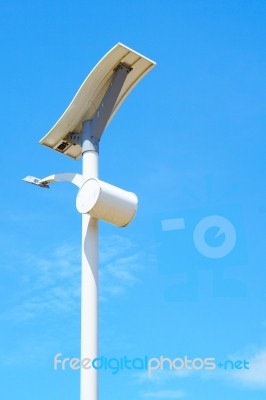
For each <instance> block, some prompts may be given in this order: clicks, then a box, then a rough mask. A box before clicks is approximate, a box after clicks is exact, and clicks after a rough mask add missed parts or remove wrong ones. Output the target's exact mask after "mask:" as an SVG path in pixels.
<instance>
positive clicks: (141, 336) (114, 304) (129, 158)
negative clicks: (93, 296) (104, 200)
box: [0, 0, 266, 400]
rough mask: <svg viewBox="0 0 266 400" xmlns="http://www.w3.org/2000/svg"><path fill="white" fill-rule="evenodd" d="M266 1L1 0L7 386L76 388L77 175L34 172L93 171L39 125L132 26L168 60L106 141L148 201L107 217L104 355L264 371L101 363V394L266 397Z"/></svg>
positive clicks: (25, 393)
mask: <svg viewBox="0 0 266 400" xmlns="http://www.w3.org/2000/svg"><path fill="white" fill-rule="evenodd" d="M265 14H266V4H265V2H264V1H262V0H260V1H259V0H254V1H252V2H251V1H238V0H235V1H233V2H232V1H229V0H228V1H208V0H204V1H203V0H198V1H196V0H187V1H185V0H182V1H157V0H155V1H152V2H151V1H147V0H144V1H141V2H127V3H121V2H118V1H112V2H108V1H106V0H103V1H101V2H98V3H92V2H88V1H75V2H74V1H69V0H65V1H53V2H52V1H49V0H48V1H47V0H46V1H35V2H31V1H25V0H24V1H6V0H3V1H2V2H1V6H0V19H1V24H0V30H1V54H2V62H1V66H0V69H1V77H2V79H1V94H2V96H1V108H0V110H1V111H0V112H1V130H2V140H3V143H2V146H1V162H2V166H1V167H2V168H1V170H2V182H1V187H2V197H1V199H2V207H1V216H0V218H1V232H0V237H1V265H0V268H1V280H0V304H1V312H0V323H1V329H0V343H1V359H0V376H1V385H0V397H1V398H8V399H17V398H23V399H24V398H25V399H38V400H42V399H47V398H49V399H50V400H54V399H58V398H64V399H67V400H72V399H76V398H78V395H79V373H78V372H77V371H72V370H67V371H54V370H53V357H54V355H55V354H56V353H63V355H64V356H66V357H78V356H79V336H80V322H79V321H80V222H81V221H80V215H79V214H78V212H77V211H76V209H75V197H76V188H75V187H74V186H73V187H72V186H71V185H68V184H64V183H61V184H58V185H54V186H53V187H52V188H51V190H41V189H39V188H35V187H34V186H32V185H26V184H25V183H24V182H22V180H21V179H22V178H23V177H25V176H26V175H35V176H38V177H44V176H47V175H50V174H52V173H55V172H68V171H69V172H80V170H81V164H80V161H73V160H71V159H68V158H67V157H64V156H62V155H60V154H58V153H56V152H53V151H51V150H49V149H47V148H45V147H43V146H40V145H39V144H38V141H39V140H40V138H41V137H43V136H44V134H46V133H47V132H48V130H49V129H50V128H51V127H52V126H53V124H54V123H55V122H56V121H57V119H58V118H59V117H60V116H61V114H62V113H63V111H64V110H65V108H66V107H67V106H68V104H69V103H70V101H71V100H72V98H73V96H74V94H75V93H76V91H77V89H78V88H79V86H80V84H81V83H82V82H83V80H84V79H85V77H86V76H87V75H88V73H89V72H90V70H91V69H92V68H93V67H94V65H95V64H96V63H97V62H98V61H99V59H100V58H101V57H102V56H103V55H104V54H105V53H106V52H107V51H108V50H109V49H110V48H111V47H113V46H114V45H115V44H116V43H117V42H122V43H124V44H125V45H127V46H129V47H131V48H133V49H135V50H136V51H138V52H140V53H143V54H144V55H146V56H147V57H149V58H151V59H153V60H155V61H156V62H157V66H156V68H155V69H154V70H153V71H152V72H151V73H150V74H149V75H147V76H146V77H145V79H143V81H141V83H140V84H139V85H138V86H137V87H136V88H135V89H134V91H133V92H132V93H131V94H130V96H129V97H128V98H127V100H126V101H125V103H124V104H123V105H122V107H121V108H120V109H119V112H118V113H117V114H116V116H115V118H114V119H113V120H112V123H111V124H110V125H109V126H108V128H107V130H106V132H105V134H104V137H103V139H102V141H101V149H100V157H101V158H100V177H101V179H103V180H105V181H107V182H110V183H112V184H115V185H117V186H119V187H122V188H125V189H128V190H132V191H134V192H135V193H137V195H138V198H139V210H138V213H137V216H136V218H135V219H134V221H133V222H132V224H131V225H130V226H128V227H127V228H126V229H118V228H116V227H114V226H111V225H108V224H105V223H101V224H100V303H99V304H100V306H99V314H100V333H99V341H100V354H101V355H105V356H107V357H121V356H123V355H127V356H128V357H131V358H134V357H143V356H148V357H160V356H165V357H169V358H172V359H174V358H176V357H184V356H185V355H187V356H188V357H190V358H192V359H193V358H196V357H202V358H206V357H215V358H216V360H217V362H218V361H219V362H224V361H226V360H228V359H232V360H244V359H245V360H248V361H249V362H250V370H248V371H242V370H239V371H238V370H234V371H228V370H224V369H222V368H217V370H215V371H205V372H203V371H194V372H191V371H181V372H173V371H167V370H164V371H161V372H158V371H157V372H154V373H153V374H152V376H148V374H147V372H146V371H121V372H119V373H118V374H116V375H113V374H112V373H111V372H110V371H101V373H100V399H108V400H112V399H116V400H122V399H125V398H126V399H128V400H133V399H134V400H135V399H166V400H167V399H183V398H184V399H192V400H210V399H214V398H215V399H216V400H220V399H225V398H226V399H228V400H235V399H238V398H241V399H243V400H246V399H248V400H250V398H252V399H254V400H260V399H265V393H266V311H265V304H266V303H265V302H266V291H265V281H266V273H265V259H266V253H265V251H266V250H265V249H266V247H265V233H264V232H265V222H266V205H265V200H266V190H265V100H266V99H265V67H266V56H265V50H264V49H265V39H266V38H265V33H266V28H265V17H266V15H265ZM213 216H215V217H217V216H219V217H222V218H223V220H222V221H223V222H222V226H224V227H225V228H224V229H225V230H223V229H222V230H221V231H220V232H219V228H222V227H221V226H219V223H218V225H215V224H213V218H212V217H213ZM202 221H203V222H202ZM216 221H219V220H217V218H216ZM224 222H225V223H226V224H225V225H223V223H224ZM204 223H205V224H207V228H208V229H207V228H206V226H205V231H204V228H203V231H204V232H205V233H204V235H203V234H202V231H200V229H202V226H203V225H204ZM171 224H172V225H171ZM175 224H177V225H178V224H179V225H178V226H179V229H176V228H175V229H173V225H175ZM180 224H181V225H180ZM182 224H183V225H182ZM202 224H203V225H202ZM208 224H209V227H208ZM228 224H229V225H228ZM171 226H172V228H171ZM180 226H183V228H182V229H180ZM228 226H229V228H230V229H231V231H230V229H229V228H228ZM196 228H197V229H196ZM228 229H229V231H228ZM195 232H196V233H195ZM199 232H201V233H199ZM230 232H231V233H230ZM232 232H233V233H234V234H235V237H236V240H235V241H234V240H233V236H232V235H233V234H232ZM197 235H198V236H197ZM200 238H201V239H202V238H203V239H204V240H203V242H202V241H201V242H200V241H199V239H200ZM226 241H227V242H226ZM224 243H229V245H230V243H231V245H232V246H231V247H232V248H231V249H229V250H230V251H228V253H226V252H225V253H226V254H225V253H224V254H222V255H221V254H220V256H219V257H218V256H217V257H216V258H215V257H210V256H209V254H210V253H208V251H209V250H210V249H213V250H214V251H216V249H220V250H221V248H222V249H223V247H222V246H223V245H224ZM204 246H205V250H204ZM206 249H207V250H206Z"/></svg>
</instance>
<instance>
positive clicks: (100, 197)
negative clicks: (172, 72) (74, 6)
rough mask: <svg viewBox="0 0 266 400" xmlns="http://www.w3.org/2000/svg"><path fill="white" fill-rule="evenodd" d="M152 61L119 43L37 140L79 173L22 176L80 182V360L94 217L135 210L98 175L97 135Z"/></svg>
mask: <svg viewBox="0 0 266 400" xmlns="http://www.w3.org/2000/svg"><path fill="white" fill-rule="evenodd" d="M154 66H155V63H154V62H153V61H151V60H150V59H148V58H146V57H144V56H143V55H141V54H139V53H137V52H135V51H134V50H131V49H130V48H128V47H126V46H124V45H123V44H121V43H118V44H117V45H116V46H114V47H113V48H112V49H111V50H110V51H109V52H108V53H107V54H106V55H105V56H104V57H103V58H102V59H101V61H100V62H99V63H98V64H97V65H96V66H95V68H94V69H93V70H92V71H91V73H90V74H89V75H88V77H87V78H86V79H85V81H84V82H83V84H82V85H81V87H80V89H79V90H78V92H77V94H76V95H75V97H74V99H73V100H72V102H71V103H70V105H69V107H68V108H67V109H66V111H65V112H64V114H63V115H62V116H61V118H60V119H59V120H58V121H57V123H56V124H55V125H54V126H53V128H52V129H51V130H50V131H49V132H48V134H47V135H46V136H44V137H43V138H42V139H41V141H40V143H41V144H43V145H45V146H48V147H50V148H51V149H53V150H55V151H58V152H59V153H62V154H65V155H67V156H69V157H71V158H74V159H78V158H80V157H81V156H82V164H83V165H82V175H81V174H74V173H62V174H54V175H50V176H47V177H46V178H44V179H39V178H35V177H32V176H27V177H26V178H24V181H26V182H29V183H32V184H35V185H38V186H40V187H44V188H47V187H49V183H53V182H60V181H68V182H71V183H73V184H74V185H76V186H77V187H78V188H79V191H78V195H77V199H76V207H77V210H78V211H79V212H80V213H81V214H82V257H81V260H82V268H81V270H82V275H81V360H84V359H90V360H93V359H94V358H96V357H97V351H98V219H102V220H104V221H107V222H110V223H112V224H114V225H117V226H120V227H122V226H126V225H128V224H129V223H130V221H131V220H132V219H133V217H134V215H135V213H136V210H137V203H138V200H137V196H136V195H135V194H134V193H131V192H127V191H125V190H123V189H120V188H117V187H115V186H113V185H110V184H108V183H106V182H103V181H100V180H99V179H98V158H99V141H100V139H101V136H102V134H103V132H104V129H105V127H106V126H107V124H108V123H109V122H110V120H111V119H112V117H113V116H114V114H115V113H116V111H117V110H118V108H119V107H120V105H121V104H122V102H123V101H124V100H125V98H126V97H127V95H128V94H129V93H130V91H131V90H132V89H133V88H134V86H135V85H136V84H137V83H138V82H139V81H140V80H141V79H142V78H143V77H144V76H145V75H146V74H147V73H148V72H149V71H150V70H151V69H152V68H153V67H154ZM80 384H81V388H80V399H81V400H97V399H98V394H97V391H98V384H97V370H96V369H85V368H81V382H80Z"/></svg>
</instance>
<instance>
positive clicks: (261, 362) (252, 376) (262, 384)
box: [224, 348, 266, 389]
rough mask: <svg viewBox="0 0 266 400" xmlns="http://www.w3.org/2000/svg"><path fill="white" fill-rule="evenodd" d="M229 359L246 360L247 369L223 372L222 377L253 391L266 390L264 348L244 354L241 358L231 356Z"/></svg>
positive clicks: (265, 353) (265, 350)
mask: <svg viewBox="0 0 266 400" xmlns="http://www.w3.org/2000/svg"><path fill="white" fill-rule="evenodd" d="M231 359H241V360H244V359H245V360H247V361H248V362H249V369H240V370H237V369H235V370H233V371H225V372H224V377H225V378H226V379H227V380H229V381H232V382H235V383H238V384H240V385H241V386H243V385H244V386H246V387H249V388H251V389H252V388H253V389H260V388H266V348H262V349H257V350H253V351H252V352H245V354H242V356H239V355H238V356H236V355H234V356H231Z"/></svg>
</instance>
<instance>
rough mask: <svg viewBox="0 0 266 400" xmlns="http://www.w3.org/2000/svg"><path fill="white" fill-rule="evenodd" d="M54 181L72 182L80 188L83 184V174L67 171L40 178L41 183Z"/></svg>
mask: <svg viewBox="0 0 266 400" xmlns="http://www.w3.org/2000/svg"><path fill="white" fill-rule="evenodd" d="M54 182H70V183H73V185H76V186H77V187H78V188H80V187H81V186H82V175H81V174H75V173H72V172H65V173H62V174H53V175H49V176H47V177H46V178H43V179H41V180H40V182H39V183H40V184H48V183H54Z"/></svg>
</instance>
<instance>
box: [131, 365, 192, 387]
mask: <svg viewBox="0 0 266 400" xmlns="http://www.w3.org/2000/svg"><path fill="white" fill-rule="evenodd" d="M191 374H192V371H191V370H188V369H182V370H179V371H176V370H163V369H158V370H155V371H152V373H149V372H148V371H143V372H141V373H138V374H136V375H135V378H136V380H137V382H138V383H144V382H152V383H156V384H160V385H161V384H166V383H168V382H169V381H176V380H177V379H181V378H186V377H188V376H190V375H191Z"/></svg>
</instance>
